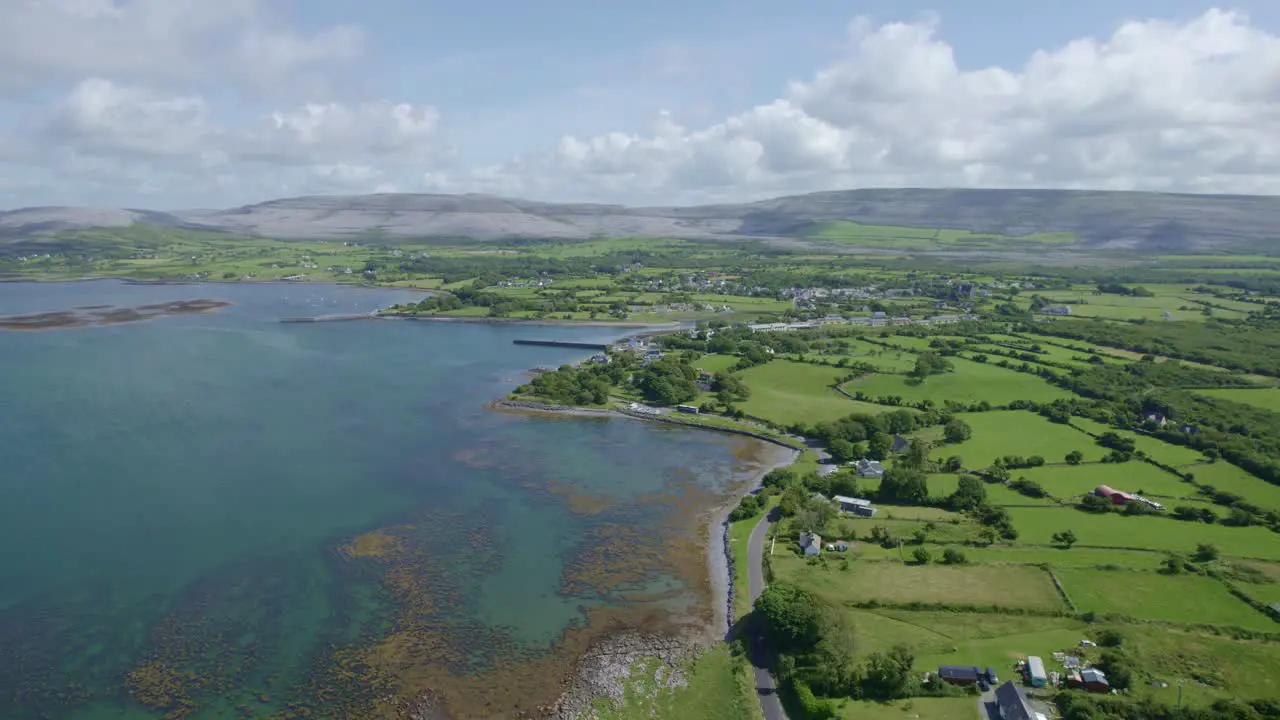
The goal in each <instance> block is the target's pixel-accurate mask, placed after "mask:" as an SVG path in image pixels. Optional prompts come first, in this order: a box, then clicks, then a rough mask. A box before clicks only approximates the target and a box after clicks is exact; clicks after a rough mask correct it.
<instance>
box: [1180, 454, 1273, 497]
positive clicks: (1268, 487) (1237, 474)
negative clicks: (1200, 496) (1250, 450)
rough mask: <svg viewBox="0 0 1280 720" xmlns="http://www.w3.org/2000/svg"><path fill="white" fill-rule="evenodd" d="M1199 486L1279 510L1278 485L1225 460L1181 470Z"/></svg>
mask: <svg viewBox="0 0 1280 720" xmlns="http://www.w3.org/2000/svg"><path fill="white" fill-rule="evenodd" d="M1182 469H1183V470H1184V471H1186V472H1189V473H1191V474H1192V476H1193V477H1195V481H1196V482H1197V483H1199V484H1200V485H1212V486H1213V487H1215V488H1217V489H1219V490H1225V491H1227V492H1229V493H1235V494H1237V495H1239V496H1241V497H1243V498H1245V499H1246V500H1249V501H1250V502H1252V503H1254V504H1256V505H1259V506H1261V507H1264V508H1277V509H1280V485H1272V484H1271V483H1269V482H1267V481H1266V480H1263V479H1262V478H1259V477H1255V476H1253V475H1250V474H1249V473H1247V472H1245V471H1244V470H1241V469H1240V468H1238V467H1236V466H1235V465H1232V464H1231V463H1229V462H1226V461H1225V460H1219V461H1217V462H1213V463H1204V464H1202V465H1191V466H1188V467H1184V468H1182Z"/></svg>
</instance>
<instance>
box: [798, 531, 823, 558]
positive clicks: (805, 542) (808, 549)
mask: <svg viewBox="0 0 1280 720" xmlns="http://www.w3.org/2000/svg"><path fill="white" fill-rule="evenodd" d="M800 549H801V550H802V551H804V554H805V555H821V554H822V537H821V536H820V535H818V533H811V532H802V533H800Z"/></svg>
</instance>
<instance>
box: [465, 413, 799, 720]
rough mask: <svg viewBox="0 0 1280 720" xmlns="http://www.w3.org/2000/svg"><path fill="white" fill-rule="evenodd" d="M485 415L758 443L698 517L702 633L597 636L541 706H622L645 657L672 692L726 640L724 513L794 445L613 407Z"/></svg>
mask: <svg viewBox="0 0 1280 720" xmlns="http://www.w3.org/2000/svg"><path fill="white" fill-rule="evenodd" d="M488 407H489V408H490V409H492V410H496V411H500V412H516V413H528V414H532V415H538V414H541V415H561V416H569V417H583V418H587V417H590V418H611V417H618V418H629V419H632V420H640V421H649V422H661V423H666V424H671V425H684V426H686V427H689V428H693V429H702V430H708V431H715V432H721V433H726V434H733V435H740V436H746V437H750V438H752V439H754V440H756V441H758V442H761V443H763V444H764V445H765V447H764V448H763V450H764V452H765V455H764V457H762V458H761V459H760V460H759V462H758V467H757V468H756V469H755V471H754V472H752V474H751V475H750V477H749V478H748V479H747V480H746V482H745V483H744V484H743V485H742V487H741V488H740V489H739V490H738V491H737V492H735V493H733V494H732V495H730V496H728V497H726V498H725V499H724V500H723V501H722V502H721V503H719V504H718V505H716V506H713V507H711V508H708V509H707V510H705V511H704V512H703V513H702V517H703V518H704V519H703V521H702V522H703V523H704V525H703V531H702V534H703V538H704V542H705V545H706V548H705V550H706V566H707V579H708V582H709V585H710V595H711V604H712V607H711V610H712V622H711V624H710V625H709V626H708V627H706V628H705V629H704V630H703V631H702V632H700V633H697V634H696V635H693V636H687V637H661V636H655V635H649V634H645V633H640V632H637V631H625V630H624V631H621V632H618V633H615V634H613V635H610V636H607V637H605V638H603V639H601V640H600V641H599V642H598V643H597V644H596V646H594V647H593V648H592V649H591V650H590V651H588V652H587V653H586V654H584V655H582V656H581V657H580V658H579V659H578V662H577V664H576V666H575V668H574V669H573V670H572V671H571V673H570V676H569V677H570V680H569V682H568V684H567V686H566V687H565V689H564V691H563V692H562V693H561V695H560V697H559V699H558V700H557V701H556V702H555V704H554V705H553V706H552V707H551V708H549V711H550V716H551V717H554V718H556V719H557V720H577V719H578V718H590V717H594V714H593V713H592V711H591V708H592V703H593V702H594V701H595V700H597V699H602V698H607V699H610V700H612V701H613V702H615V703H622V702H623V701H624V695H625V691H624V686H625V683H626V681H627V679H628V678H629V677H630V674H631V672H632V669H633V668H634V666H635V664H636V663H638V662H640V661H643V660H645V659H647V658H655V657H656V658H657V659H658V660H659V662H660V663H661V667H662V668H665V670H664V671H662V672H661V673H660V677H661V678H662V682H661V687H663V688H666V689H673V688H676V687H681V686H684V685H685V684H686V679H685V677H684V672H683V670H682V666H683V664H684V663H685V662H686V661H689V660H692V659H693V658H695V657H697V654H698V652H699V651H701V650H702V649H705V648H709V647H713V646H714V645H716V644H717V643H721V642H726V641H727V640H728V636H729V633H730V632H731V630H732V626H733V617H734V612H733V605H734V583H733V574H734V558H733V550H732V548H731V547H730V545H729V526H730V522H729V513H730V512H732V511H733V509H734V508H735V507H737V505H738V503H739V502H741V500H742V498H743V497H745V496H747V495H749V494H752V493H754V492H756V491H757V490H758V489H759V488H760V487H761V486H762V484H763V481H764V477H765V476H766V475H768V474H769V473H770V472H772V471H773V470H776V469H779V468H786V467H790V466H791V465H792V464H794V463H795V462H796V460H797V459H799V457H800V454H801V451H802V450H801V448H800V447H798V446H796V445H792V444H789V443H786V442H784V441H782V440H780V439H778V438H774V437H769V436H766V435H762V434H760V433H755V432H751V431H750V430H746V429H739V428H728V427H719V426H714V425H702V424H697V423H692V422H683V421H680V420H672V419H670V418H665V417H662V416H659V415H651V414H648V413H639V412H628V411H625V410H621V409H615V408H582V407H573V406H567V405H548V404H544V403H537V402H529V401H520V400H507V399H498V400H493V401H491V402H490V403H488Z"/></svg>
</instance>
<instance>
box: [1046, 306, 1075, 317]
mask: <svg viewBox="0 0 1280 720" xmlns="http://www.w3.org/2000/svg"><path fill="white" fill-rule="evenodd" d="M1040 312H1041V313H1043V314H1045V315H1070V314H1071V306H1070V305H1049V306H1047V307H1042V308H1040Z"/></svg>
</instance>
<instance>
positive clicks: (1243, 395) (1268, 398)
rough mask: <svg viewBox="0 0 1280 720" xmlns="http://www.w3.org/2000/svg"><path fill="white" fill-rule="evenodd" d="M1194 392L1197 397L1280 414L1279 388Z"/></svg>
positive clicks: (1223, 389) (1224, 389)
mask: <svg viewBox="0 0 1280 720" xmlns="http://www.w3.org/2000/svg"><path fill="white" fill-rule="evenodd" d="M1195 392H1196V394H1197V395H1204V396H1205V397H1216V398H1222V399H1223V400H1230V401H1232V402H1238V403H1244V404H1245V405H1252V406H1254V407H1260V408H1262V409H1263V410H1270V411H1271V412H1280V388H1258V389H1257V390H1252V389H1240V388H1221V389H1215V390H1196V391H1195Z"/></svg>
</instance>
